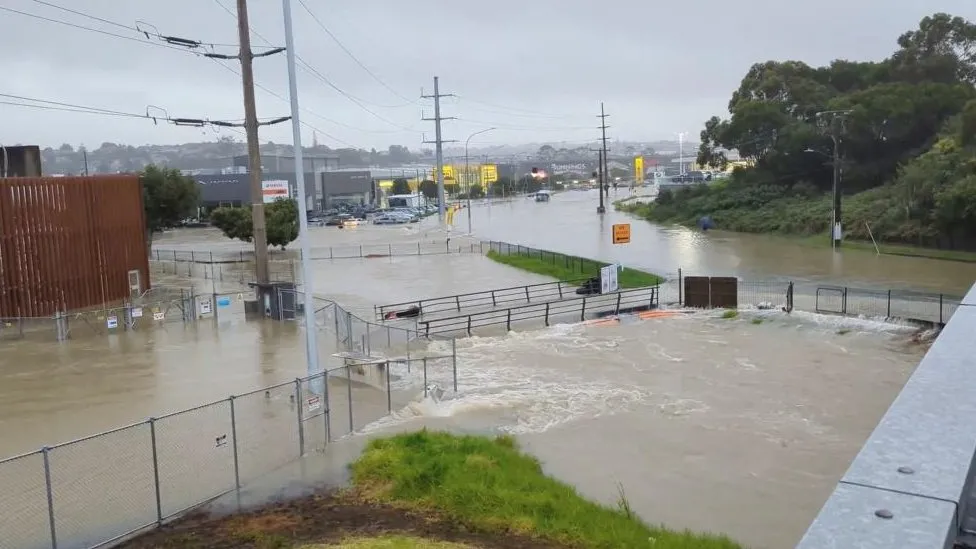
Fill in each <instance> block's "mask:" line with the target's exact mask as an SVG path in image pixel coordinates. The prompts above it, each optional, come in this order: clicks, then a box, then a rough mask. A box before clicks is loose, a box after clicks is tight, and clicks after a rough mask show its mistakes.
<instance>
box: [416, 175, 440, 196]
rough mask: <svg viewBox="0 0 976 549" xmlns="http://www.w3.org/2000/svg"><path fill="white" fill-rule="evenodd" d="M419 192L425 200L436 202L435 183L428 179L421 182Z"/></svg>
mask: <svg viewBox="0 0 976 549" xmlns="http://www.w3.org/2000/svg"><path fill="white" fill-rule="evenodd" d="M420 192H421V194H423V195H424V197H425V198H426V199H427V200H437V182H436V181H431V180H430V179H425V180H423V181H421V182H420Z"/></svg>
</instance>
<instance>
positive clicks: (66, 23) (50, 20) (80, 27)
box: [0, 6, 195, 54]
mask: <svg viewBox="0 0 976 549" xmlns="http://www.w3.org/2000/svg"><path fill="white" fill-rule="evenodd" d="M0 11H6V12H10V13H16V14H18V15H23V16H25V17H32V18H34V19H40V20H41V21H47V22H48V23H57V24H59V25H64V26H66V27H71V28H74V29H78V30H84V31H88V32H94V33H97V34H102V35H105V36H112V37H114V38H121V39H122V40H130V41H132V42H138V43H140V44H145V45H147V46H156V47H160V48H166V49H171V50H176V51H179V52H184V53H185V52H187V50H186V49H185V48H180V47H176V46H171V45H169V44H163V43H160V42H152V41H149V40H143V39H141V38H135V37H133V36H125V35H123V34H118V33H115V32H110V31H107V30H102V29H96V28H94V27H86V26H85V25H79V24H77V23H71V22H69V21H62V20H60V19H54V18H52V17H45V16H43V15H37V14H36V13H29V12H26V11H20V10H15V9H13V8H8V7H6V6H0ZM190 53H194V54H195V52H192V51H191V52H190Z"/></svg>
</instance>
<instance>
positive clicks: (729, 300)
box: [709, 276, 739, 309]
mask: <svg viewBox="0 0 976 549" xmlns="http://www.w3.org/2000/svg"><path fill="white" fill-rule="evenodd" d="M709 290H710V304H711V306H712V307H713V308H716V309H738V308H739V279H738V278H736V277H734V276H713V277H712V278H710V279H709Z"/></svg>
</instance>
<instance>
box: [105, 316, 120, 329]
mask: <svg viewBox="0 0 976 549" xmlns="http://www.w3.org/2000/svg"><path fill="white" fill-rule="evenodd" d="M105 325H106V326H108V329H109V330H114V329H116V328H118V327H119V317H117V316H110V317H108V319H106V320H105Z"/></svg>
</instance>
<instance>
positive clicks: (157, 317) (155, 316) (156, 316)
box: [153, 311, 166, 320]
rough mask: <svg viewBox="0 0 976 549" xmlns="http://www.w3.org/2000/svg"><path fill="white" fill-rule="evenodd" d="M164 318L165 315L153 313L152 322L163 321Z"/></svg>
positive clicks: (160, 312)
mask: <svg viewBox="0 0 976 549" xmlns="http://www.w3.org/2000/svg"><path fill="white" fill-rule="evenodd" d="M164 318H166V313H164V312H162V311H159V312H156V313H153V320H163V319H164Z"/></svg>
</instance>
